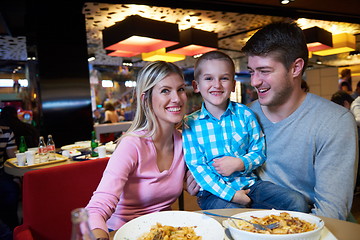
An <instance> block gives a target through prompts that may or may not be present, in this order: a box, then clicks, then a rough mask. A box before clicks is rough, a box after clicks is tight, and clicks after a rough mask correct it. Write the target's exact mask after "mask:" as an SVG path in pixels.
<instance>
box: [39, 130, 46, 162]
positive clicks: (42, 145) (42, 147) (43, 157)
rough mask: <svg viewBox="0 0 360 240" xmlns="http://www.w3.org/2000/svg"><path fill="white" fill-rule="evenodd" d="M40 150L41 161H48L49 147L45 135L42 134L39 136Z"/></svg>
mask: <svg viewBox="0 0 360 240" xmlns="http://www.w3.org/2000/svg"><path fill="white" fill-rule="evenodd" d="M38 152H39V161H40V163H43V162H47V161H48V153H47V147H46V144H45V140H44V137H43V136H41V137H40V138H39V147H38Z"/></svg>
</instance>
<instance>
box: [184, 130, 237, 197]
mask: <svg viewBox="0 0 360 240" xmlns="http://www.w3.org/2000/svg"><path fill="white" fill-rule="evenodd" d="M194 131H195V130H194V129H192V128H191V127H190V126H189V125H187V126H184V128H183V146H184V158H185V161H186V165H187V166H188V168H189V170H190V171H191V173H192V174H193V176H194V178H195V180H196V182H197V183H198V184H199V185H200V186H201V187H202V188H203V189H204V190H206V191H208V192H211V193H212V194H214V195H215V196H218V197H220V198H222V199H225V200H227V201H231V199H232V198H233V197H234V195H235V193H236V190H235V189H233V188H232V187H231V186H230V185H228V184H226V183H225V181H224V180H223V179H222V178H220V176H219V175H217V174H216V173H214V171H213V170H212V169H211V167H210V166H209V165H208V164H207V159H206V156H205V154H204V152H203V151H202V149H201V147H200V145H199V143H198V139H197V136H196V133H195V132H194Z"/></svg>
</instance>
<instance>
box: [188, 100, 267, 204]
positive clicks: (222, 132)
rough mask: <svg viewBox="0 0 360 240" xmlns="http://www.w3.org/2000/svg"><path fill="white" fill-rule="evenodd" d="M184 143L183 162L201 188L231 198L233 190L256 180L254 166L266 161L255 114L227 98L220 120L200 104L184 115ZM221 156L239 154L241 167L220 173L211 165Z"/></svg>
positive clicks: (226, 198) (262, 136) (247, 185)
mask: <svg viewBox="0 0 360 240" xmlns="http://www.w3.org/2000/svg"><path fill="white" fill-rule="evenodd" d="M183 146H184V157H185V161H186V164H187V166H188V168H189V170H190V171H191V173H192V174H193V176H194V178H195V180H196V182H197V183H198V184H199V185H200V186H201V188H202V189H203V190H206V191H209V192H211V193H212V194H214V195H216V196H218V197H220V198H222V199H225V200H227V201H231V199H232V198H233V196H234V195H235V192H236V191H238V190H241V189H247V188H249V187H250V186H251V185H253V184H254V183H255V181H256V180H257V176H256V174H255V173H254V170H255V169H256V168H257V167H259V166H260V165H262V164H263V163H264V161H265V138H264V134H263V132H262V131H261V128H260V125H259V123H258V121H257V120H256V117H255V114H254V113H253V112H252V111H251V110H250V109H249V108H248V107H246V106H245V105H243V104H240V103H235V102H230V103H229V105H228V108H227V109H226V111H225V112H224V114H223V115H222V116H221V118H220V120H218V119H216V118H215V117H213V116H212V115H211V114H210V113H209V112H208V111H207V110H206V108H205V106H204V103H203V105H202V108H201V109H200V110H198V111H196V112H194V113H192V114H190V115H189V116H187V117H186V118H185V121H184V127H183ZM223 156H232V157H237V158H240V159H241V160H242V161H243V162H244V165H245V170H244V171H241V172H239V171H237V172H234V173H233V174H231V175H230V176H227V177H225V176H222V175H221V174H219V173H217V171H216V170H215V168H214V167H213V166H212V164H213V160H214V159H216V158H220V157H223Z"/></svg>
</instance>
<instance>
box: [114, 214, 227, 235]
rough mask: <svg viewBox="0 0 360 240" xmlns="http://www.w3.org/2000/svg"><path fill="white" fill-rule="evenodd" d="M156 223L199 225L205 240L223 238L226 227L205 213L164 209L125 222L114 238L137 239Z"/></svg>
mask: <svg viewBox="0 0 360 240" xmlns="http://www.w3.org/2000/svg"><path fill="white" fill-rule="evenodd" d="M156 223H161V224H163V225H168V226H173V227H186V226H187V227H190V226H197V227H196V228H195V232H196V234H197V235H198V236H202V239H203V240H222V239H224V237H225V234H224V229H223V227H222V226H221V224H220V223H219V222H218V221H216V220H215V219H213V218H211V217H208V216H206V215H204V214H200V213H195V212H187V211H163V212H155V213H150V214H147V215H144V216H140V217H138V218H135V219H133V220H131V221H130V222H128V223H126V224H124V225H123V226H122V227H121V228H120V229H119V230H118V231H117V232H116V234H115V236H114V240H136V239H137V238H138V237H140V236H142V235H143V234H144V233H146V232H149V231H150V228H151V227H152V226H154V225H156Z"/></svg>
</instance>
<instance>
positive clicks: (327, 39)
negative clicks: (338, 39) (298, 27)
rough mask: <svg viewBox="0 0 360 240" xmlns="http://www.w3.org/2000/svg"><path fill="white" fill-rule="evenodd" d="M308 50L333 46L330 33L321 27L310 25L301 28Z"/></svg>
mask: <svg viewBox="0 0 360 240" xmlns="http://www.w3.org/2000/svg"><path fill="white" fill-rule="evenodd" d="M303 33H304V35H305V38H306V43H307V44H306V45H307V47H308V49H309V51H311V52H314V51H320V50H325V49H329V48H331V47H332V46H333V41H332V34H331V32H328V31H326V30H324V29H322V28H319V27H312V28H307V29H304V30H303Z"/></svg>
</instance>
